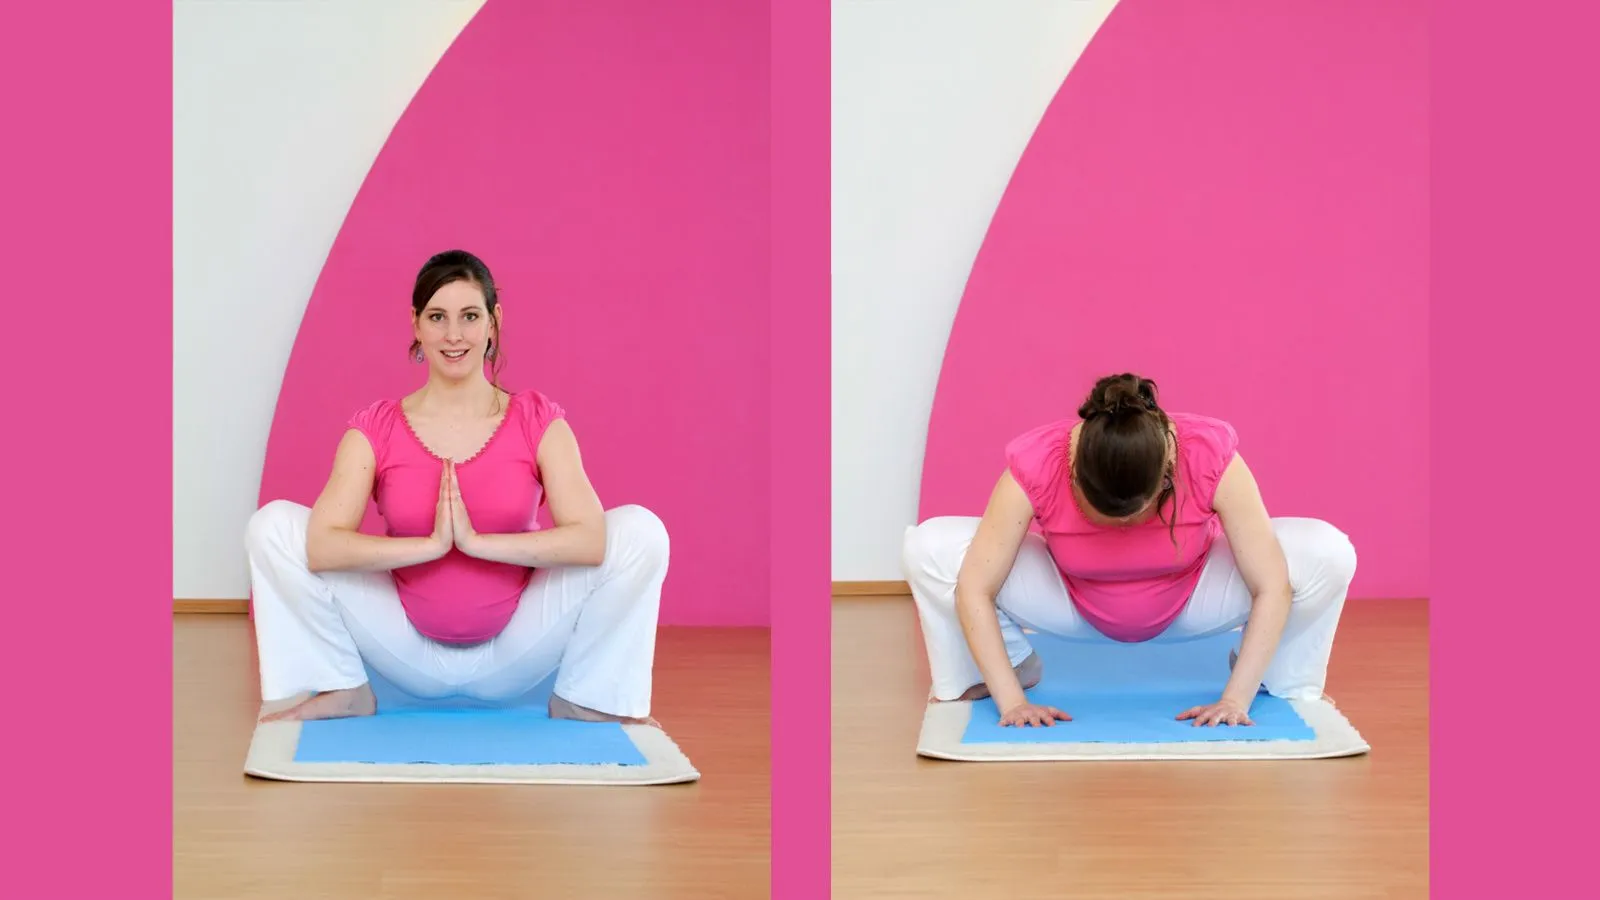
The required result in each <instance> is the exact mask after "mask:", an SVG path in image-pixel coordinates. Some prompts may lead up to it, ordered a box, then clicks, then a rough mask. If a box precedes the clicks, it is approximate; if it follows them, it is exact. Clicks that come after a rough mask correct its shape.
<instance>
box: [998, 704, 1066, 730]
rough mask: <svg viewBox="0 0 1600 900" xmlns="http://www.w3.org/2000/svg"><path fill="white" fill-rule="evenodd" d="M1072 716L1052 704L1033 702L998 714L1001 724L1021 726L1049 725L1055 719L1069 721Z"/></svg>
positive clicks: (1055, 720) (1054, 721)
mask: <svg viewBox="0 0 1600 900" xmlns="http://www.w3.org/2000/svg"><path fill="white" fill-rule="evenodd" d="M1071 720H1072V717H1071V716H1069V715H1067V714H1066V713H1064V712H1062V711H1061V710H1059V709H1056V708H1055V707H1054V706H1038V705H1036V704H1033V703H1024V704H1022V705H1021V706H1017V707H1013V708H1012V709H1008V710H1006V711H1005V712H1004V713H1002V714H1001V716H1000V724H1001V725H1016V726H1021V727H1028V728H1033V727H1038V726H1043V727H1050V726H1052V725H1054V724H1055V723H1056V722H1057V721H1061V722H1070V721H1071Z"/></svg>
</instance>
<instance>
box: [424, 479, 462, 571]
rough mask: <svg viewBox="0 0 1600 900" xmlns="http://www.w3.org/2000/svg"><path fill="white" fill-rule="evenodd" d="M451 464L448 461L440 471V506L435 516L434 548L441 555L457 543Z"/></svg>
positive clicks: (431, 536) (432, 538) (432, 536)
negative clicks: (452, 505) (452, 513)
mask: <svg viewBox="0 0 1600 900" xmlns="http://www.w3.org/2000/svg"><path fill="white" fill-rule="evenodd" d="M450 475H451V473H450V465H449V463H446V464H445V465H444V466H443V467H442V468H441V470H440V472H439V508H438V510H437V511H436V512H435V513H434V516H433V534H432V535H430V538H431V540H432V541H433V549H434V550H436V551H438V553H439V555H440V556H444V555H445V554H446V553H449V552H450V548H451V547H454V546H455V544H456V533H455V528H454V525H453V523H452V522H451V519H450V481H451V478H450Z"/></svg>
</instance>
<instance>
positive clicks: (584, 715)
mask: <svg viewBox="0 0 1600 900" xmlns="http://www.w3.org/2000/svg"><path fill="white" fill-rule="evenodd" d="M550 718H552V719H573V720H575V721H578V722H620V723H622V724H623V725H649V726H650V727H651V728H660V727H661V723H660V722H657V721H656V720H655V719H653V718H650V717H649V716H646V717H644V718H643V719H630V718H628V717H627V716H613V715H611V714H610V713H603V712H600V711H598V710H593V709H590V708H589V707H587V706H579V705H578V704H576V703H572V702H569V701H567V700H563V699H561V698H560V697H558V696H556V695H555V694H551V695H550Z"/></svg>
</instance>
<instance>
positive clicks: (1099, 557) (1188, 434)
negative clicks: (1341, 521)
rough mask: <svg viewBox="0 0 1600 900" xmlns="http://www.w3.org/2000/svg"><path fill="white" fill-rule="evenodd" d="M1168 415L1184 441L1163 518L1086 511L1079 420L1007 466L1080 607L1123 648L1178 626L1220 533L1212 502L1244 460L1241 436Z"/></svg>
mask: <svg viewBox="0 0 1600 900" xmlns="http://www.w3.org/2000/svg"><path fill="white" fill-rule="evenodd" d="M1168 415H1169V418H1171V420H1172V424H1173V428H1174V430H1175V431H1176V432H1177V438H1178V466H1177V469H1178V471H1177V478H1176V479H1175V484H1176V495H1175V497H1174V501H1176V509H1175V510H1174V502H1173V501H1169V502H1168V503H1167V504H1166V505H1165V506H1164V507H1163V509H1162V516H1161V517H1153V518H1151V519H1150V520H1148V521H1146V522H1143V523H1141V524H1139V525H1136V526H1133V527H1130V528H1108V527H1105V526H1100V525H1095V524H1092V523H1091V522H1089V521H1088V519H1086V518H1085V517H1084V515H1083V513H1082V512H1081V511H1080V510H1079V508H1078V504H1077V501H1076V499H1075V497H1074V495H1073V492H1072V487H1071V460H1070V459H1069V455H1070V443H1071V438H1072V428H1073V426H1074V425H1075V424H1077V422H1078V420H1077V419H1064V420H1061V421H1056V422H1051V423H1049V424H1047V425H1041V426H1039V427H1037V428H1035V429H1033V430H1031V431H1028V432H1026V433H1024V434H1022V435H1019V436H1018V437H1016V438H1015V439H1013V440H1012V441H1011V442H1010V443H1009V444H1007V445H1006V465H1007V467H1008V469H1009V470H1010V472H1011V475H1012V477H1013V478H1015V479H1016V481H1017V483H1018V484H1019V485H1021V486H1022V489H1023V491H1024V492H1026V493H1027V495H1028V499H1029V500H1030V501H1031V502H1032V503H1033V509H1034V520H1035V522H1037V523H1038V526H1039V530H1040V532H1041V533H1042V534H1043V536H1044V539H1045V543H1046V545H1047V546H1048V547H1049V548H1050V556H1051V558H1052V559H1053V560H1055V564H1056V568H1057V569H1059V570H1060V572H1061V577H1062V580H1063V581H1064V582H1065V583H1066V586H1067V592H1068V594H1070V595H1071V597H1072V602H1073V605H1074V606H1076V607H1077V608H1078V610H1079V612H1080V613H1081V614H1082V615H1083V616H1084V618H1086V619H1088V620H1089V622H1090V623H1091V624H1092V625H1093V626H1094V627H1095V628H1096V630H1098V631H1100V632H1101V633H1102V634H1105V635H1106V636H1107V637H1110V638H1113V639H1115V640H1119V641H1128V642H1133V641H1145V640H1149V639H1150V638H1153V637H1155V636H1156V635H1158V634H1160V633H1161V632H1162V631H1164V630H1165V629H1166V628H1167V626H1169V625H1171V624H1172V622H1173V620H1174V619H1176V618H1177V617H1178V614H1179V613H1180V612H1182V611H1183V607H1184V605H1185V604H1186V603H1188V601H1189V597H1190V595H1191V594H1193V593H1194V588H1195V585H1196V584H1197V583H1198V582H1199V580H1200V573H1201V570H1202V569H1203V568H1204V567H1205V562H1206V555H1207V553H1208V552H1209V551H1210V550H1211V546H1212V544H1213V543H1214V542H1215V541H1216V540H1217V537H1218V536H1219V535H1221V534H1222V522H1221V520H1220V519H1219V518H1218V517H1217V513H1216V510H1215V509H1213V508H1212V501H1213V499H1214V498H1215V497H1216V492H1217V485H1218V483H1219V482H1220V481H1221V480H1222V475H1223V473H1224V472H1225V471H1226V470H1227V468H1228V465H1229V464H1230V463H1231V462H1232V461H1233V457H1234V455H1235V454H1236V453H1237V451H1238V446H1239V438H1238V434H1237V433H1236V432H1235V431H1234V429H1233V426H1231V425H1229V424H1228V423H1227V422H1223V421H1221V420H1219V419H1212V418H1208V417H1205V416H1198V415H1192V414H1184V413H1169V414H1168ZM1174 516H1176V527H1175V528H1174V529H1173V530H1172V532H1171V533H1169V531H1168V524H1169V523H1171V522H1172V521H1173V519H1174ZM1163 518H1164V519H1165V520H1166V521H1162V519H1163ZM1174 535H1175V536H1176V539H1177V546H1176V547H1174V546H1173V536H1174Z"/></svg>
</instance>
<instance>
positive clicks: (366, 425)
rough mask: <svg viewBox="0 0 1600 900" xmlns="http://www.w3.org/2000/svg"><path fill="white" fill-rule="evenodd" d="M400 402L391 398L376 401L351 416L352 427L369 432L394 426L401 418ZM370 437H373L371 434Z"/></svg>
mask: <svg viewBox="0 0 1600 900" xmlns="http://www.w3.org/2000/svg"><path fill="white" fill-rule="evenodd" d="M400 410H401V405H400V401H399V400H396V399H394V398H391V397H386V398H384V399H382V400H374V401H372V402H371V403H369V404H367V405H366V406H363V407H361V408H360V409H358V410H356V411H355V412H354V413H351V415H350V427H351V428H357V429H360V430H361V431H363V432H369V431H373V430H377V429H384V428H388V427H389V426H392V425H393V424H394V423H395V420H396V419H398V418H399V416H400ZM368 437H371V435H370V434H369V435H368Z"/></svg>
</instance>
